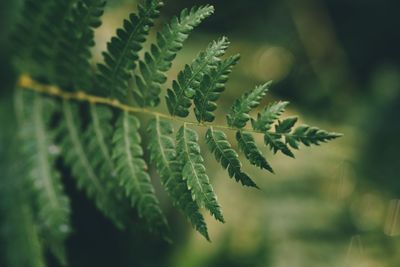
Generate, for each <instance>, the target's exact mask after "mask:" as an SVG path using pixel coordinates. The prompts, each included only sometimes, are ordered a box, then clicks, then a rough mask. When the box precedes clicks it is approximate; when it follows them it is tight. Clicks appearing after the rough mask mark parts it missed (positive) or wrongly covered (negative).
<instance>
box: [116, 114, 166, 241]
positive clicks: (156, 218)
mask: <svg viewBox="0 0 400 267" xmlns="http://www.w3.org/2000/svg"><path fill="white" fill-rule="evenodd" d="M139 126H140V124H139V120H138V119H137V118H136V117H135V116H133V115H132V114H129V113H128V112H123V113H122V114H121V115H120V117H119V119H118V121H117V124H116V130H115V132H114V135H113V138H112V142H113V152H112V153H113V154H112V158H113V160H114V164H115V166H116V171H117V174H118V176H117V178H118V180H119V183H120V185H121V186H123V187H124V189H125V193H126V195H127V196H128V197H129V198H130V200H131V204H132V206H136V207H137V209H138V214H139V216H140V217H141V218H143V219H145V220H146V222H147V223H148V224H149V225H150V229H151V230H155V231H159V232H161V233H166V232H167V228H168V227H167V222H166V219H165V218H164V215H163V214H162V212H161V209H160V207H159V203H158V200H157V198H156V196H155V193H154V188H153V185H152V184H151V181H150V177H149V175H148V173H147V172H146V170H147V165H146V163H145V161H144V160H143V150H142V147H141V146H140V142H141V138H140V135H139V133H138V130H139Z"/></svg>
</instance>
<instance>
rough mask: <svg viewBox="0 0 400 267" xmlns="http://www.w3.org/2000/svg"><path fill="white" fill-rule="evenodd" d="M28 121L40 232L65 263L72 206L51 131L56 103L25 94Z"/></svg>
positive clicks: (25, 131) (27, 147)
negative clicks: (56, 167)
mask: <svg viewBox="0 0 400 267" xmlns="http://www.w3.org/2000/svg"><path fill="white" fill-rule="evenodd" d="M20 97H22V98H23V99H22V101H24V102H23V104H24V109H25V112H24V118H23V122H22V132H21V139H22V143H23V147H22V149H23V153H24V155H25V157H26V159H27V164H28V166H27V167H26V169H27V172H28V174H27V175H28V177H29V179H30V183H31V186H32V188H33V190H34V192H33V195H34V197H35V200H36V201H35V208H36V209H37V212H38V220H39V222H40V225H39V231H40V233H41V235H42V237H43V238H44V241H45V242H46V245H47V247H48V248H50V250H51V251H52V252H53V254H54V255H55V256H56V258H57V259H58V260H59V261H60V262H61V263H65V262H66V258H65V248H64V241H65V239H66V238H67V236H68V234H69V231H70V219H69V217H70V205H69V200H68V198H67V197H66V195H65V194H64V190H63V186H62V183H61V177H60V173H59V172H58V171H57V170H56V169H55V168H54V162H55V160H56V156H57V155H56V154H55V153H54V151H55V150H57V147H56V146H55V145H54V140H53V139H54V133H51V132H49V131H48V129H47V125H48V124H49V121H50V119H51V115H52V114H53V112H54V110H55V106H54V103H51V102H49V100H47V99H46V100H45V99H43V98H42V96H40V95H37V94H30V93H29V94H26V95H24V94H22V95H21V96H20Z"/></svg>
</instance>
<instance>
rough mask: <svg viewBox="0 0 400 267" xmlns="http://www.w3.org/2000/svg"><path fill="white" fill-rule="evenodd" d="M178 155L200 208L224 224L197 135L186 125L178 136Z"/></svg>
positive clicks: (193, 196) (183, 174)
mask: <svg viewBox="0 0 400 267" xmlns="http://www.w3.org/2000/svg"><path fill="white" fill-rule="evenodd" d="M176 139H177V147H176V149H177V154H178V158H179V159H180V162H181V164H182V165H183V168H182V177H183V179H184V180H186V183H187V186H188V188H189V189H190V191H191V193H192V198H193V200H195V201H196V202H197V204H198V205H199V206H200V207H205V208H206V209H207V210H209V211H210V213H211V214H212V215H213V216H214V217H215V218H216V219H217V220H219V221H221V222H224V217H223V216H222V213H221V209H220V206H219V204H218V202H217V198H216V196H215V194H214V190H213V188H212V185H211V183H210V180H209V178H208V176H207V174H206V168H205V167H204V159H203V157H202V156H201V154H200V146H199V144H198V135H197V133H196V132H195V131H194V130H192V129H190V128H188V127H187V126H186V124H184V125H183V126H182V127H181V128H180V129H179V131H178V133H177V135H176Z"/></svg>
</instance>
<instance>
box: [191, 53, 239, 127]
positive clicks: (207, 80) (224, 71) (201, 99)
mask: <svg viewBox="0 0 400 267" xmlns="http://www.w3.org/2000/svg"><path fill="white" fill-rule="evenodd" d="M239 58H240V56H239V55H235V56H231V57H229V58H228V59H225V60H223V61H221V62H219V64H218V66H217V68H216V69H215V70H212V71H211V73H210V74H206V75H204V78H203V80H202V81H201V83H200V88H199V90H197V91H196V95H195V97H194V104H195V108H194V113H195V115H196V119H197V120H198V121H199V122H203V121H208V122H212V121H214V119H215V115H214V113H213V111H215V110H216V109H217V104H216V103H215V102H216V101H217V100H218V99H219V97H220V95H221V93H222V92H223V91H224V90H225V83H226V82H227V81H228V76H229V74H230V73H231V72H232V69H233V67H234V66H235V65H236V63H237V62H238V61H239Z"/></svg>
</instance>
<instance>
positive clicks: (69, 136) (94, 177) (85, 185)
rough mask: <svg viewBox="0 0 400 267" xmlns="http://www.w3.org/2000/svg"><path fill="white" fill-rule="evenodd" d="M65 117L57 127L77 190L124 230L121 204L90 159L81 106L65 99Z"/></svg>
mask: <svg viewBox="0 0 400 267" xmlns="http://www.w3.org/2000/svg"><path fill="white" fill-rule="evenodd" d="M62 107H63V108H62V109H63V111H62V112H63V115H64V118H63V120H62V122H61V124H60V126H59V127H58V131H59V135H60V138H59V139H60V144H61V148H62V153H63V159H64V161H65V163H67V165H69V167H70V168H71V171H72V174H73V175H74V177H75V178H76V180H77V184H78V188H79V189H83V190H85V191H86V193H87V195H88V196H89V198H92V199H93V200H94V201H95V203H96V206H97V207H98V209H99V210H100V211H102V212H103V213H104V215H106V216H107V217H109V218H110V219H111V220H112V221H113V222H114V223H115V225H116V226H117V227H119V228H123V226H124V224H123V220H122V219H121V218H124V217H125V215H124V214H121V213H122V212H123V211H121V209H120V207H121V205H120V204H119V203H118V201H117V200H116V199H115V198H114V196H113V195H111V194H110V192H109V191H108V190H107V187H106V185H105V184H106V182H104V179H103V177H99V176H98V174H97V173H96V171H95V168H94V166H93V165H92V163H91V160H90V159H89V156H90V154H88V153H87V150H86V148H85V143H84V140H83V139H84V138H83V137H82V136H83V134H82V129H81V127H82V125H81V122H80V115H79V113H78V106H77V105H75V104H72V103H69V102H68V101H67V100H64V101H63V103H62ZM104 178H109V177H104Z"/></svg>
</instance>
